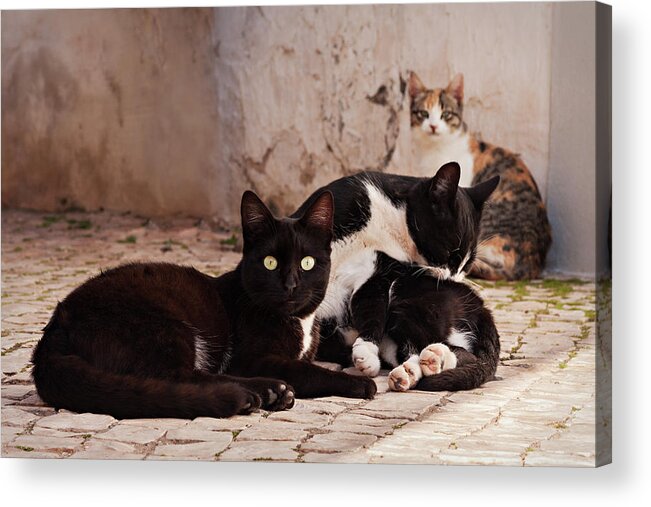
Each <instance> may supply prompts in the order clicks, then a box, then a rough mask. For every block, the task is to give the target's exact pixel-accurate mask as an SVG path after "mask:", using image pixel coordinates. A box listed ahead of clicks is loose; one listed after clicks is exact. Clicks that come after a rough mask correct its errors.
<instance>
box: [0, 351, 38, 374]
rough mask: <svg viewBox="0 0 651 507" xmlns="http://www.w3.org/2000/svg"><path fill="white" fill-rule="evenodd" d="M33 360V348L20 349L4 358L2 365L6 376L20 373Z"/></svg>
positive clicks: (0, 362)
mask: <svg viewBox="0 0 651 507" xmlns="http://www.w3.org/2000/svg"><path fill="white" fill-rule="evenodd" d="M31 359H32V348H31V347H30V348H19V349H17V350H14V351H13V352H10V353H8V354H6V355H4V356H2V360H0V364H1V365H2V373H4V374H5V375H7V374H12V373H19V372H20V371H21V370H22V369H23V368H24V367H25V366H26V365H27V364H28V363H29V362H30V361H31Z"/></svg>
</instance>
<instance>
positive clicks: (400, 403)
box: [364, 391, 442, 413]
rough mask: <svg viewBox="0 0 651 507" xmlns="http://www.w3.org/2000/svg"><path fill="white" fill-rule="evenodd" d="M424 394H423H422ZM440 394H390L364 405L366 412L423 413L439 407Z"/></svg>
mask: <svg viewBox="0 0 651 507" xmlns="http://www.w3.org/2000/svg"><path fill="white" fill-rule="evenodd" d="M421 393H422V394H421ZM441 397H442V396H441V395H440V394H438V393H437V394H430V393H423V392H422V391H421V392H416V391H413V392H412V391H410V392H406V393H396V392H389V393H386V394H384V395H383V396H382V397H378V398H375V399H373V400H371V401H369V402H368V403H367V404H365V405H364V409H365V410H378V411H386V410H388V411H396V410H399V411H404V412H417V413H421V412H424V411H425V410H427V409H429V408H432V407H434V406H436V405H438V404H439V403H440V401H441Z"/></svg>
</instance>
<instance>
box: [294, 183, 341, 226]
mask: <svg viewBox="0 0 651 507" xmlns="http://www.w3.org/2000/svg"><path fill="white" fill-rule="evenodd" d="M334 215H335V201H334V197H333V196H332V192H330V191H329V190H325V191H323V192H321V193H320V194H319V195H318V196H317V197H316V199H314V202H313V203H312V204H311V205H310V207H309V208H307V209H306V210H305V213H303V216H302V217H301V218H300V219H299V222H300V223H301V224H303V225H304V226H305V227H308V228H310V229H317V230H319V231H321V232H323V233H326V234H332V228H333V223H334Z"/></svg>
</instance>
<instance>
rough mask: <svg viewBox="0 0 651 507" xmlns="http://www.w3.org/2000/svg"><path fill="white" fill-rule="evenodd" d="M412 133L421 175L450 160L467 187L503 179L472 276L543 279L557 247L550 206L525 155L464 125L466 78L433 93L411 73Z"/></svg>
mask: <svg viewBox="0 0 651 507" xmlns="http://www.w3.org/2000/svg"><path fill="white" fill-rule="evenodd" d="M408 90H409V96H410V100H411V107H410V111H411V127H412V128H411V131H412V137H413V142H414V151H415V153H416V155H417V157H418V159H419V162H418V165H419V167H420V170H421V171H431V169H432V168H433V167H439V165H440V164H442V163H444V162H447V161H449V160H456V161H457V162H459V164H460V166H461V184H462V185H464V186H465V185H470V184H471V183H472V184H478V183H481V182H483V181H486V180H488V179H489V178H492V177H493V176H496V175H499V176H500V177H501V182H500V185H499V187H498V188H497V191H496V192H495V193H494V194H493V197H492V199H491V203H490V206H487V208H486V210H485V212H484V215H483V218H482V222H481V236H480V243H479V248H478V251H477V258H476V260H475V263H474V264H473V266H472V269H471V270H470V275H471V276H476V277H479V278H485V279H489V280H498V279H506V280H520V279H530V278H537V277H539V276H540V273H541V271H542V269H543V268H544V265H545V258H546V256H547V252H548V250H549V246H550V244H551V227H550V225H549V221H548V219H547V211H546V209H545V204H544V203H543V200H542V198H541V196H540V192H539V191H538V186H537V185H536V182H535V181H534V178H533V176H532V175H531V173H530V172H529V169H528V168H527V166H526V165H525V164H524V162H523V161H522V158H520V156H519V155H517V154H515V153H513V152H510V151H508V150H506V149H504V148H501V147H498V146H494V145H491V144H489V143H486V142H484V141H482V140H480V139H478V138H477V137H476V136H473V135H471V134H470V133H469V132H468V128H467V126H466V124H465V123H464V122H463V75H462V74H457V75H456V76H455V77H454V78H453V79H452V81H450V83H449V84H448V86H447V87H446V88H436V89H429V88H427V87H426V86H425V85H424V84H423V83H422V82H421V80H420V79H419V78H418V76H417V75H416V74H415V73H413V72H411V73H410V75H409V79H408Z"/></svg>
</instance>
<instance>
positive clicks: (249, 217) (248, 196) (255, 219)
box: [240, 190, 275, 238]
mask: <svg viewBox="0 0 651 507" xmlns="http://www.w3.org/2000/svg"><path fill="white" fill-rule="evenodd" d="M240 212H241V214H242V231H243V232H244V236H245V238H246V236H247V235H248V234H249V233H255V232H256V231H259V230H261V229H264V228H265V227H268V226H270V225H272V224H273V223H274V221H275V218H274V216H273V214H272V213H271V211H269V208H267V206H265V204H264V203H263V202H262V201H261V200H260V198H259V197H258V196H257V195H255V193H253V192H251V191H250V190H247V191H246V192H244V195H242V205H241V208H240Z"/></svg>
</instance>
